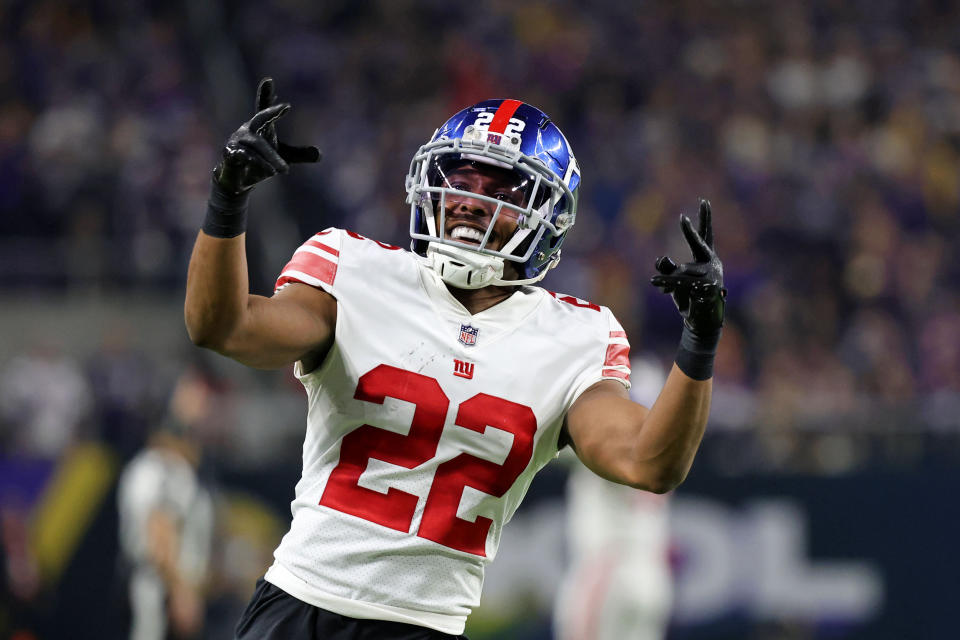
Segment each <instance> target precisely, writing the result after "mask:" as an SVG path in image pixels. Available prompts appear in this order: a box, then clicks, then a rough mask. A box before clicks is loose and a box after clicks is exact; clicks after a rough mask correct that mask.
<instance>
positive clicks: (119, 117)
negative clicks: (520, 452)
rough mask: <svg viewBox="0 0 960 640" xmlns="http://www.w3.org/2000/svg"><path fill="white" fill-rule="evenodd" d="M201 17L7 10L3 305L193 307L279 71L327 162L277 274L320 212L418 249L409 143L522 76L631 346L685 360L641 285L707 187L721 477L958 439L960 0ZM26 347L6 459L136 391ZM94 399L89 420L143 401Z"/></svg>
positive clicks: (287, 194)
mask: <svg viewBox="0 0 960 640" xmlns="http://www.w3.org/2000/svg"><path fill="white" fill-rule="evenodd" d="M199 5H203V6H198V3H176V2H175V3H161V2H149V1H147V2H138V3H123V4H120V5H118V4H117V3H112V2H106V1H98V0H88V1H86V2H53V1H50V2H17V1H13V2H6V3H3V4H2V6H0V25H2V37H0V287H2V290H3V291H6V292H7V294H8V295H9V296H13V295H17V294H19V293H20V292H24V291H27V292H30V293H31V294H35V293H38V292H39V293H43V292H46V293H49V294H51V295H58V294H60V293H65V292H66V293H71V294H79V295H86V294H90V295H97V294H102V293H105V292H106V293H120V294H129V295H137V294H140V293H143V292H153V293H157V292H159V293H162V294H165V295H169V297H170V300H171V305H175V304H178V303H179V296H180V293H181V290H182V283H183V278H184V271H185V266H186V264H187V259H188V252H189V250H190V247H191V245H192V240H193V237H194V235H195V233H196V229H197V227H198V225H199V222H200V220H201V217H202V215H203V210H204V204H205V198H206V193H207V185H208V175H209V170H210V168H211V167H212V166H213V164H214V163H215V160H216V154H217V152H218V149H219V146H220V144H221V142H222V140H223V139H225V137H226V136H227V134H228V133H229V132H230V131H231V130H232V129H233V128H235V127H236V125H237V124H239V122H241V121H242V120H243V119H245V118H246V117H248V116H249V114H250V113H251V110H252V102H253V99H252V98H253V95H252V94H253V87H254V86H255V84H256V80H257V78H259V77H261V76H264V75H268V74H269V75H272V76H273V77H274V78H275V79H276V84H277V87H278V91H279V93H280V97H281V99H282V100H289V101H291V102H292V103H293V105H294V109H293V111H292V112H291V113H290V115H289V116H288V117H286V118H285V121H284V122H282V124H281V126H280V130H281V134H282V135H286V136H288V137H289V138H290V140H291V142H294V143H304V144H305V143H314V144H318V145H319V146H320V147H321V148H323V149H324V153H325V159H324V161H323V163H322V164H321V165H320V166H319V167H318V168H316V167H310V168H301V167H297V168H295V169H294V171H293V172H292V173H291V175H289V176H287V177H285V178H283V179H282V180H275V181H274V183H273V184H272V185H270V186H268V187H265V188H264V189H262V190H261V192H258V195H257V196H256V197H255V198H254V200H253V205H252V212H251V218H252V222H251V233H250V238H249V244H250V251H251V270H252V282H253V286H254V289H255V290H257V291H259V292H267V291H269V289H270V285H271V283H272V278H273V277H274V276H275V274H276V272H277V271H278V269H279V268H280V267H281V266H282V265H283V263H284V261H285V259H286V258H287V256H288V255H289V253H290V251H291V250H292V249H293V248H294V247H295V246H297V244H298V243H299V242H300V240H301V239H302V238H303V237H305V235H307V234H309V233H312V232H314V231H316V230H318V229H320V228H323V227H326V226H330V225H338V226H346V227H348V228H351V229H354V230H357V231H359V232H361V233H363V234H366V235H368V236H371V237H375V238H378V239H383V240H385V241H389V242H394V243H397V244H405V240H404V239H405V237H406V233H407V225H408V211H407V207H406V206H405V205H404V202H403V200H404V192H403V176H404V172H405V171H406V168H407V165H408V163H409V159H410V157H411V155H412V153H413V151H414V150H415V149H416V148H417V147H418V146H419V145H420V144H422V143H423V142H424V141H426V140H427V139H428V138H429V136H430V135H431V134H432V132H433V128H434V127H435V126H437V125H439V124H440V123H441V122H443V121H444V120H445V119H446V117H448V116H449V115H450V114H452V113H453V112H454V111H456V110H458V109H459V108H462V107H463V106H465V105H468V104H471V103H473V102H475V101H477V100H479V99H483V98H487V97H494V96H512V97H518V98H522V99H524V100H526V101H528V102H531V103H533V104H535V105H537V106H539V107H540V108H542V109H544V110H545V111H547V112H548V113H550V114H552V115H553V117H554V118H555V120H556V121H557V122H558V123H559V124H560V125H561V127H562V128H563V130H564V131H565V133H566V134H567V137H568V138H569V139H570V140H571V142H572V144H573V148H574V150H575V151H576V153H577V155H578V158H579V160H580V164H581V166H582V168H583V176H584V182H583V187H582V194H581V203H580V211H579V216H578V220H577V226H576V229H575V230H574V232H573V233H572V234H571V238H570V239H569V240H568V248H565V249H564V254H565V255H564V260H563V262H562V263H561V266H560V267H559V268H558V269H557V271H556V272H555V273H554V274H551V276H550V277H549V279H548V280H547V281H546V283H545V284H546V285H547V286H548V287H550V288H557V289H561V290H563V291H566V292H569V293H573V294H576V295H578V296H580V297H582V298H588V299H592V300H595V301H597V302H600V303H603V304H606V305H609V306H610V307H612V308H613V309H614V311H615V313H616V314H617V315H618V317H619V318H620V320H621V321H622V322H623V324H624V325H625V326H626V327H627V329H628V332H629V335H630V336H631V339H632V343H633V349H634V353H635V354H644V355H645V357H651V358H655V359H660V360H661V361H669V358H670V357H671V350H672V348H673V345H674V344H675V342H676V337H677V333H678V327H677V326H676V316H675V314H674V313H673V312H672V311H671V309H670V307H669V305H670V301H669V300H668V299H667V298H666V297H664V296H660V295H658V294H657V292H656V291H655V290H654V289H653V288H652V287H650V286H649V285H648V283H647V281H648V277H649V275H650V273H651V271H652V263H653V260H654V258H655V257H656V256H657V255H659V254H661V253H663V252H668V253H671V254H673V255H676V256H679V257H684V252H685V248H684V246H683V244H682V238H681V234H680V233H679V229H678V224H677V218H678V214H679V213H680V212H686V213H688V214H692V213H693V212H695V209H696V205H697V198H698V197H700V196H703V197H708V198H710V199H711V201H712V203H713V207H714V211H715V220H716V237H717V249H718V252H719V254H720V256H721V258H722V259H723V260H724V264H725V267H726V283H727V287H728V289H729V292H730V293H729V304H728V317H729V321H728V324H727V326H726V329H725V337H724V340H723V342H722V353H721V355H720V358H719V362H718V371H717V383H716V385H717V392H716V400H715V412H714V424H715V426H714V427H713V428H714V429H715V430H718V431H722V432H729V433H730V434H731V438H733V439H737V438H748V439H749V443H750V446H741V444H742V443H740V444H738V445H737V446H736V447H733V448H732V451H733V452H735V455H733V454H732V458H731V457H727V456H725V459H726V460H727V463H728V464H730V465H731V469H733V470H735V467H736V465H738V464H744V465H748V466H749V465H754V466H757V465H759V466H768V467H769V468H791V465H793V466H795V467H800V468H803V469H807V470H810V469H812V470H823V471H827V472H830V471H842V470H844V469H846V468H850V467H852V466H854V467H855V466H857V465H858V464H861V463H864V460H865V456H866V457H870V458H871V459H873V458H875V457H876V456H875V455H874V454H876V455H879V456H880V457H881V459H884V460H892V461H894V462H896V463H908V464H909V463H914V462H916V456H917V455H922V454H923V451H924V450H925V445H924V442H925V441H926V439H928V438H930V437H931V434H934V436H935V437H955V434H956V433H957V432H958V431H960V429H958V426H960V417H958V416H960V331H957V328H958V327H960V304H958V303H960V287H958V284H957V283H958V276H960V273H958V272H957V271H958V268H957V266H956V263H955V262H954V261H953V260H951V259H950V256H951V255H954V254H955V253H956V252H957V250H958V249H960V246H958V244H960V234H958V232H957V231H958V224H960V215H958V214H960V17H958V16H957V14H956V11H955V6H954V5H953V4H952V3H949V2H922V3H908V2H894V1H881V2H875V1H871V2H843V3H839V2H826V1H824V2H814V3H808V2H777V3H765V2H749V1H747V2H734V3H701V2H692V1H691V2H670V3H667V2H663V3H660V2H652V3H645V4H643V5H642V6H640V7H636V6H633V5H632V4H630V3H621V2H614V1H608V2H593V3H590V5H589V7H587V6H585V5H581V4H580V3H575V2H572V1H562V0H541V1H539V2H529V3H526V2H525V3H513V2H507V1H506V0H499V1H494V2H491V3H487V4H485V6H484V10H483V11H478V10H476V9H475V8H472V7H469V6H467V5H462V4H456V3H452V4H451V3H446V2H445V3H441V2H438V1H435V0H434V1H426V2H412V1H403V2H397V1H394V0H390V1H387V0H383V1H380V2H373V3H352V2H324V3H314V2H305V1H298V0H285V1H283V2H277V3H273V4H272V5H271V6H264V3H259V2H250V1H242V2H234V3H224V4H223V5H222V6H220V5H217V4H216V3H199ZM119 313H121V311H120V310H119V309H118V314H119ZM35 356H36V354H31V353H29V352H24V353H23V354H22V355H21V356H20V357H18V358H14V359H11V360H9V361H7V362H4V363H2V365H0V368H2V369H3V386H2V394H0V395H2V398H3V403H2V406H0V410H2V411H0V415H2V424H3V425H4V432H3V438H2V441H3V442H4V445H5V447H6V448H8V451H10V449H9V447H10V446H12V445H13V446H14V451H15V450H16V447H17V446H20V445H19V444H18V443H20V440H18V439H17V438H14V437H13V436H11V434H12V433H16V432H18V431H21V432H26V433H29V434H30V439H31V440H32V442H31V443H29V445H23V446H26V447H27V448H26V449H24V451H29V452H35V451H43V452H48V453H49V452H55V451H57V450H58V448H61V447H63V446H64V445H65V442H66V441H65V437H64V435H63V432H64V430H69V429H66V427H64V425H65V424H69V423H74V422H75V423H83V422H84V421H85V420H87V418H88V417H89V415H90V412H91V411H93V409H94V408H95V407H94V405H101V404H104V403H107V404H111V403H114V400H113V397H114V396H113V395H112V394H113V391H112V389H111V380H112V379H111V377H110V376H109V375H105V374H104V373H103V366H101V365H96V364H95V363H94V364H93V365H91V366H90V367H87V368H86V370H85V374H84V375H81V372H80V368H79V367H78V366H77V365H76V363H74V364H73V365H70V364H69V360H70V358H71V357H73V356H72V355H71V354H69V353H61V354H58V355H57V357H56V358H55V359H54V360H53V361H52V362H47V363H46V364H43V365H42V366H41V365H38V364H37V363H38V360H37V357H35ZM100 356H101V358H100V360H101V361H104V362H109V361H110V358H111V352H110V348H109V347H105V348H104V350H103V353H101V354H100ZM44 362H45V361H44ZM111 366H116V367H119V368H121V369H123V372H121V373H120V374H119V376H118V378H117V379H119V380H122V381H123V383H124V385H126V386H131V385H132V386H137V385H141V384H143V383H142V380H143V379H145V378H148V377H150V376H151V375H152V374H151V373H150V372H149V371H145V370H144V369H145V368H149V366H150V363H149V359H148V360H146V361H144V362H132V363H116V362H115V363H112V365H111ZM51 367H52V368H54V369H56V370H55V371H54V370H51ZM51 376H56V377H57V379H58V380H60V381H61V382H62V384H60V385H58V386H57V389H56V390H55V393H52V394H51V395H48V396H46V397H44V398H42V399H41V400H38V401H37V404H36V406H33V407H32V408H31V407H30V406H28V405H29V402H28V401H27V400H25V399H24V396H25V395H30V393H31V390H35V389H36V386H35V385H33V384H32V383H30V382H29V381H30V380H32V379H34V378H36V377H39V378H44V377H51ZM114 404H115V403H114ZM31 411H33V412H34V413H33V414H30V412H31ZM103 411H106V414H107V415H106V416H101V418H100V420H101V421H100V423H98V424H97V425H96V429H95V432H96V434H95V435H104V434H107V435H108V437H110V438H112V437H113V435H110V434H114V435H117V434H129V433H130V430H129V429H128V428H127V427H126V426H123V427H122V428H115V427H113V426H111V425H112V424H113V421H114V420H116V419H120V418H116V416H118V415H120V416H121V417H122V420H127V419H131V420H134V421H138V420H139V421H143V419H144V414H143V413H142V412H138V410H137V409H136V408H132V409H131V408H130V407H127V406H125V405H123V403H122V402H121V403H120V406H116V407H115V406H112V405H111V407H110V408H108V409H106V410H104V409H101V412H103ZM54 414H55V415H54ZM64 417H66V419H64ZM24 420H30V421H32V422H31V424H35V426H32V427H31V428H29V429H24V426H23V425H24V424H25V423H24V422H23V421H24ZM878 435H879V436H880V437H879V439H878V438H877V436H878ZM118 437H121V438H122V437H127V436H118ZM134 440H135V438H134ZM123 446H124V447H125V448H129V447H128V445H126V444H124V445H123ZM927 448H929V447H927ZM918 452H919V453H918ZM904 456H906V458H904ZM748 458H749V459H748Z"/></svg>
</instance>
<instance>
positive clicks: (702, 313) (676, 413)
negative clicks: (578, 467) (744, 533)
mask: <svg viewBox="0 0 960 640" xmlns="http://www.w3.org/2000/svg"><path fill="white" fill-rule="evenodd" d="M699 218H700V219H699V230H694V228H693V224H692V223H691V222H690V219H689V218H687V217H686V216H682V217H681V220H680V228H681V230H682V231H683V235H684V237H685V238H686V240H687V243H688V244H689V245H690V248H691V251H692V252H693V258H694V260H693V262H688V263H684V264H677V263H676V262H674V261H673V260H671V259H670V258H669V257H666V256H664V257H661V258H660V259H659V260H657V263H656V268H657V271H658V272H659V273H658V274H657V275H656V276H654V277H653V279H652V280H651V282H652V283H653V284H654V285H655V286H657V287H659V288H660V289H661V290H662V291H663V292H664V293H669V294H670V295H671V296H672V297H673V301H674V303H675V304H676V306H677V309H678V310H679V312H680V315H681V317H682V318H683V335H682V337H681V339H680V348H679V350H678V351H677V358H676V362H675V363H674V365H673V368H672V369H671V371H670V375H669V376H668V377H667V381H666V383H665V384H664V386H663V390H662V391H661V392H660V395H659V396H658V397H657V400H656V402H654V403H653V406H652V407H650V408H649V409H647V408H646V407H644V406H642V405H640V404H637V403H635V402H633V401H631V400H630V397H629V395H628V394H627V390H626V389H625V388H624V386H623V385H622V384H620V383H619V382H616V381H614V380H602V381H600V382H598V383H596V384H594V385H593V386H592V387H590V388H589V389H587V390H586V391H585V392H584V393H583V394H581V395H580V397H579V398H577V400H576V401H575V402H574V403H573V406H572V407H571V408H570V410H569V411H568V412H567V416H566V421H565V424H564V428H565V432H566V437H567V439H568V440H569V442H570V444H571V445H572V446H573V449H574V451H576V453H577V455H578V456H579V458H580V459H581V461H583V463H584V464H585V465H586V466H587V467H588V468H589V469H591V470H592V471H594V472H595V473H597V474H598V475H600V476H602V477H604V478H606V479H608V480H612V481H613V482H618V483H621V484H627V485H630V486H633V487H636V488H639V489H646V490H648V491H653V492H655V493H665V492H667V491H670V490H671V489H673V488H675V487H676V486H677V485H679V484H680V483H681V482H683V480H684V478H686V476H687V473H688V472H689V471H690V466H691V465H692V464H693V458H694V456H695V455H696V453H697V449H698V448H699V446H700V440H701V439H702V438H703V432H704V429H705V428H706V425H707V418H708V416H709V414H710V395H711V392H712V389H713V358H714V355H715V354H716V350H717V344H718V343H719V340H720V333H721V328H722V326H723V312H724V301H725V298H726V289H724V288H723V265H722V264H721V262H720V259H719V258H717V254H716V253H715V252H714V250H713V226H712V221H711V211H710V203H709V202H707V201H706V200H701V201H700V212H699Z"/></svg>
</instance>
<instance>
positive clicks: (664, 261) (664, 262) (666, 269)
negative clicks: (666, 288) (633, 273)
mask: <svg viewBox="0 0 960 640" xmlns="http://www.w3.org/2000/svg"><path fill="white" fill-rule="evenodd" d="M653 266H654V267H655V268H656V270H657V271H659V272H660V273H662V274H664V275H670V274H671V273H673V272H674V271H676V270H677V269H679V268H680V266H679V265H678V264H677V263H676V262H674V261H673V258H671V257H670V256H660V257H659V258H657V261H656V263H655V264H654V265H653Z"/></svg>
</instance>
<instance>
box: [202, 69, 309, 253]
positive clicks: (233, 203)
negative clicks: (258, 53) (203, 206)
mask: <svg viewBox="0 0 960 640" xmlns="http://www.w3.org/2000/svg"><path fill="white" fill-rule="evenodd" d="M255 108H256V110H257V113H256V114H255V115H254V116H253V117H252V118H251V119H250V120H248V121H247V122H244V123H243V124H242V125H241V126H240V128H239V129H237V130H236V131H234V132H233V134H231V135H230V137H229V138H228V139H227V143H226V145H225V146H224V148H223V154H222V157H221V159H220V162H219V163H218V164H217V166H216V167H215V168H214V170H213V184H212V187H211V190H210V203H209V206H208V207H207V219H206V220H205V221H204V224H203V230H204V232H205V233H207V234H208V235H211V236H216V237H219V238H232V237H234V236H237V235H240V234H241V233H243V232H244V231H245V230H246V210H247V200H248V197H249V194H250V189H252V188H253V186H254V185H256V184H257V183H258V182H262V181H264V180H266V179H267V178H270V177H272V176H275V175H276V174H278V173H287V172H288V171H289V170H290V166H289V165H290V164H291V163H295V162H318V161H319V160H320V157H321V155H322V154H321V153H320V150H319V149H318V148H317V147H314V146H306V147H292V146H290V145H287V144H284V143H282V142H278V141H277V131H276V127H275V126H274V123H275V122H276V121H277V119H278V118H280V117H281V116H283V115H284V114H285V113H287V111H289V110H290V104H289V103H287V102H282V103H280V104H277V98H276V95H275V94H274V90H273V79H272V78H264V79H263V80H261V81H260V85H259V86H258V87H257V101H256V105H255Z"/></svg>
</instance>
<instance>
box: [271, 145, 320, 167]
mask: <svg viewBox="0 0 960 640" xmlns="http://www.w3.org/2000/svg"><path fill="white" fill-rule="evenodd" d="M277 153H279V154H280V157H281V158H283V159H284V160H285V161H286V162H288V163H290V164H294V163H299V162H320V158H322V157H323V152H322V151H320V149H318V148H317V147H314V146H306V147H293V146H290V145H289V144H284V143H282V142H281V143H280V144H278V145H277Z"/></svg>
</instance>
